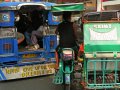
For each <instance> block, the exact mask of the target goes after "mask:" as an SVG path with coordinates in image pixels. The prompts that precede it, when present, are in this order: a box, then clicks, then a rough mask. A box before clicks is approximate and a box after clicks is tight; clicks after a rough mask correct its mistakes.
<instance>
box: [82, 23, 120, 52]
mask: <svg viewBox="0 0 120 90" xmlns="http://www.w3.org/2000/svg"><path fill="white" fill-rule="evenodd" d="M84 49H85V52H120V22H109V23H108V22H99V23H98V22H96V23H86V24H84Z"/></svg>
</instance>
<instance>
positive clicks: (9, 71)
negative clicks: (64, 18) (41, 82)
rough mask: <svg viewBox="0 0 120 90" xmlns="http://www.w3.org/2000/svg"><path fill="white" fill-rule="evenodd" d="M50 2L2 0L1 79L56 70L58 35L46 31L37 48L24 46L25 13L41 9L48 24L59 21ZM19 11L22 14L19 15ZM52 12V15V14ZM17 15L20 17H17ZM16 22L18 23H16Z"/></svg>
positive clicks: (0, 30)
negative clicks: (11, 0) (32, 48)
mask: <svg viewBox="0 0 120 90" xmlns="http://www.w3.org/2000/svg"><path fill="white" fill-rule="evenodd" d="M52 5H54V3H49V2H2V3H0V80H10V79H18V78H27V77H34V76H41V75H49V74H53V73H54V66H55V58H54V57H55V55H54V51H55V48H56V46H57V37H56V35H55V34H50V33H47V34H46V35H44V36H43V38H42V39H40V44H41V47H40V49H38V50H28V49H26V48H25V46H26V42H25V39H26V38H25V36H24V32H25V31H26V30H27V28H26V26H25V25H26V24H27V23H26V19H25V17H26V16H27V15H28V13H31V12H32V11H33V10H38V11H39V12H40V13H42V15H43V16H44V21H48V24H49V25H57V23H59V22H58V21H55V19H54V18H51V17H53V16H52V14H51V13H49V10H50V7H51V6H52ZM18 14H19V17H17V15H18ZM50 16H51V17H50ZM36 18H38V17H36ZM16 19H20V20H19V21H17V20H16ZM16 23H19V24H17V25H16Z"/></svg>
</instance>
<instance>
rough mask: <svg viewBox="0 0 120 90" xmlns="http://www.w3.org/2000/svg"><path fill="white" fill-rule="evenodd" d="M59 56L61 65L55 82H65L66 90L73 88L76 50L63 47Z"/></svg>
mask: <svg viewBox="0 0 120 90" xmlns="http://www.w3.org/2000/svg"><path fill="white" fill-rule="evenodd" d="M59 56H60V59H59V66H58V69H57V71H56V73H55V77H54V83H55V84H63V86H64V90H71V88H72V87H71V83H72V77H73V70H74V61H75V60H74V59H75V54H74V50H73V49H72V48H62V49H61V52H60V55H59Z"/></svg>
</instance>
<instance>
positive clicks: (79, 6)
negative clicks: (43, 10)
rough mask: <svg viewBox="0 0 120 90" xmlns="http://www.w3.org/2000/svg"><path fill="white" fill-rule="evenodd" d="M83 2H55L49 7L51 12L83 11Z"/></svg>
mask: <svg viewBox="0 0 120 90" xmlns="http://www.w3.org/2000/svg"><path fill="white" fill-rule="evenodd" d="M83 10H84V4H83V3H70V4H57V5H54V6H52V7H51V11H52V12H61V11H83Z"/></svg>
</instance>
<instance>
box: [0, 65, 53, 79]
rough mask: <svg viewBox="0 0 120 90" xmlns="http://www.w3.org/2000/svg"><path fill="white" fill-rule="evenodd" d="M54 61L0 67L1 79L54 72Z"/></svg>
mask: <svg viewBox="0 0 120 90" xmlns="http://www.w3.org/2000/svg"><path fill="white" fill-rule="evenodd" d="M54 68H55V63H50V64H37V65H26V66H19V67H7V68H1V69H0V78H1V80H9V79H17V78H26V77H33V76H42V75H49V74H53V73H54V72H55V70H54Z"/></svg>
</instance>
